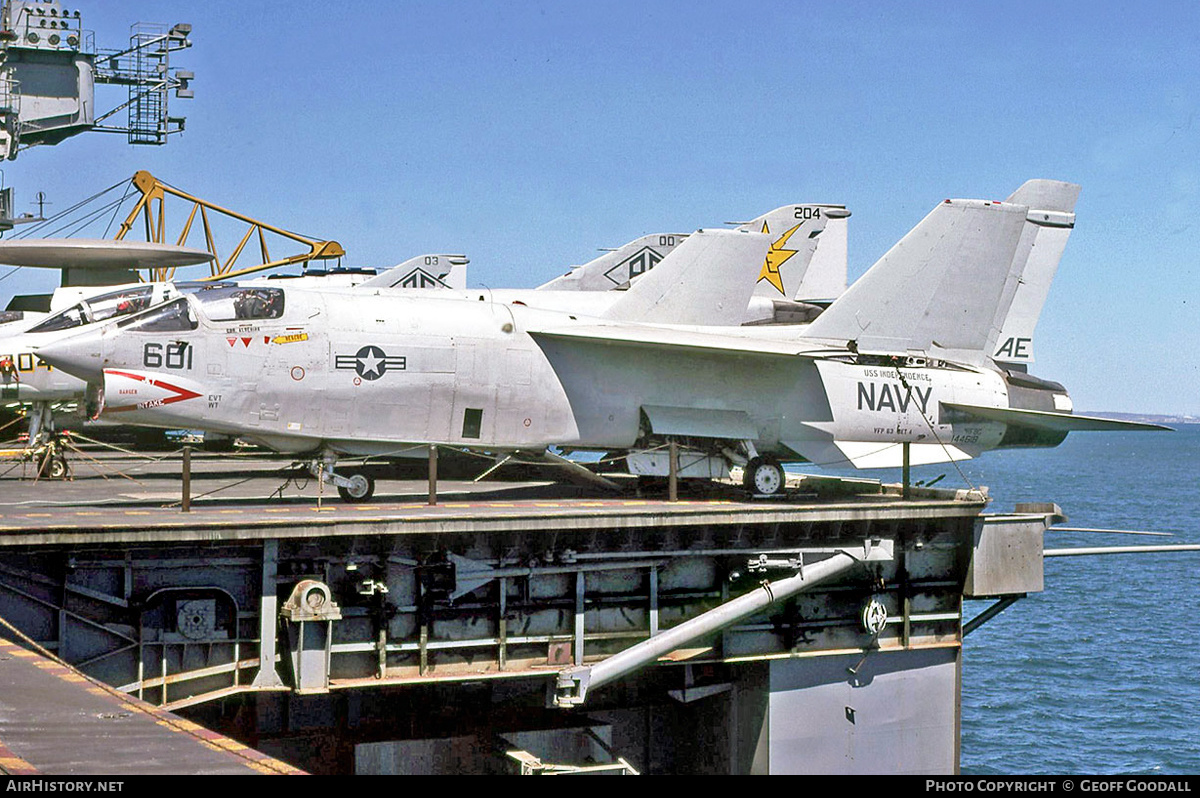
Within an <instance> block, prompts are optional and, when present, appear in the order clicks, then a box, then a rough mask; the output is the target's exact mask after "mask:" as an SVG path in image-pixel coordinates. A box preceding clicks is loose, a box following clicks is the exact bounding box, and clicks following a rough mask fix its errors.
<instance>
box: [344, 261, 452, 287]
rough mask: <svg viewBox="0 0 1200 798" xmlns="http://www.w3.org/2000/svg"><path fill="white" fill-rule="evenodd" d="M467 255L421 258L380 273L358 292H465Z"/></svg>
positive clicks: (362, 284) (360, 284) (359, 285)
mask: <svg viewBox="0 0 1200 798" xmlns="http://www.w3.org/2000/svg"><path fill="white" fill-rule="evenodd" d="M468 263H470V261H469V260H467V257H466V256H465V255H418V256H417V257H415V258H409V259H408V260H406V261H404V262H403V263H401V264H399V265H397V266H393V267H392V268H390V269H388V270H387V271H385V272H381V273H379V274H377V275H375V276H374V277H372V278H371V279H370V280H367V281H366V282H363V283H359V284H358V287H359V288H453V289H455V290H459V291H462V290H466V287H467V264H468Z"/></svg>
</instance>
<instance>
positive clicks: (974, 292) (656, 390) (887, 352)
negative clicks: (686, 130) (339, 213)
mask: <svg viewBox="0 0 1200 798" xmlns="http://www.w3.org/2000/svg"><path fill="white" fill-rule="evenodd" d="M1030 210H1031V209H1030V208H1029V207H1028V206H1026V205H1018V204H1016V203H1008V202H991V201H983V200H946V201H944V202H943V203H941V204H939V205H938V206H936V207H935V208H934V210H933V211H932V212H930V213H929V215H928V216H926V217H925V219H924V220H922V221H921V222H920V223H919V224H918V225H917V226H916V227H915V228H914V229H913V230H912V231H911V232H910V233H909V234H908V235H906V236H905V237H904V238H903V239H901V241H900V242H898V243H897V244H896V245H895V246H894V247H893V248H892V249H891V250H889V251H888V252H887V253H886V254H885V255H884V256H883V257H882V258H881V259H880V260H879V261H878V262H877V263H876V264H875V265H874V266H873V267H872V268H871V269H870V270H869V271H868V272H867V274H866V275H864V276H863V277H862V278H861V279H860V280H858V281H857V282H856V283H855V284H854V285H852V286H851V287H850V289H849V290H847V291H846V292H845V293H844V294H843V295H842V296H841V297H839V298H838V299H837V300H835V301H834V302H833V303H832V304H831V305H830V307H829V308H828V309H827V310H826V311H825V312H824V313H822V314H821V315H820V316H819V317H818V318H817V320H816V321H815V322H813V323H812V324H811V325H808V326H807V327H801V328H794V329H791V330H784V329H783V328H758V327H745V326H735V327H711V326H700V325H695V324H690V325H671V324H653V323H648V322H649V321H650V320H652V319H655V318H656V317H666V318H671V317H675V318H684V317H688V316H693V317H694V316H696V315H699V314H702V313H704V312H707V313H709V316H710V317H711V318H716V319H722V318H723V319H730V318H735V317H736V315H737V314H735V313H734V312H732V311H731V308H737V309H738V310H737V313H740V312H741V308H744V307H746V304H745V303H746V300H747V299H748V297H749V295H750V293H751V292H752V291H753V287H754V281H755V279H756V278H757V276H758V273H759V271H760V268H761V265H762V263H763V258H764V257H765V253H766V251H767V250H768V249H769V247H770V243H771V241H772V238H771V236H769V235H763V234H754V233H745V232H732V231H715V232H714V231H708V232H701V233H697V234H693V235H692V236H690V237H689V238H688V239H687V242H685V243H686V244H687V245H688V249H690V253H691V256H690V258H689V259H682V260H681V259H677V260H676V265H675V268H676V269H677V270H678V271H677V272H676V273H673V274H672V273H671V272H670V271H669V270H668V269H665V268H664V266H665V265H666V264H665V263H663V264H660V265H659V267H658V268H656V269H655V270H654V271H652V272H651V273H649V274H648V275H646V276H645V277H644V278H642V279H640V280H638V281H636V282H635V284H634V285H633V286H631V288H630V289H629V290H628V291H626V292H624V294H623V296H622V297H621V298H620V299H619V300H618V301H617V303H616V304H614V305H613V306H612V307H611V308H610V309H609V310H608V311H607V312H606V313H604V314H602V315H601V316H598V317H592V318H587V317H582V316H578V315H575V314H568V313H563V312H556V311H548V310H540V309H536V308H530V307H524V306H521V305H510V304H500V303H496V302H473V301H463V300H462V299H457V298H434V297H429V296H420V297H417V296H411V295H410V296H403V295H402V294H400V293H397V292H388V291H384V290H380V291H378V292H366V293H364V292H354V293H350V292H333V291H327V292H310V291H305V290H302V289H296V290H291V289H286V288H265V289H264V288H244V287H234V288H215V289H212V290H207V291H200V292H197V293H194V294H191V295H189V296H186V297H182V298H179V299H176V300H173V301H171V302H168V303H166V304H164V305H160V306H158V307H156V308H153V309H151V310H148V311H145V312H143V313H141V314H138V315H135V316H131V317H128V318H126V319H123V320H121V321H119V322H117V323H115V324H108V325H102V326H101V327H100V328H99V329H95V330H91V331H88V332H86V333H81V334H79V335H76V336H72V337H70V338H67V339H63V340H61V341H58V342H55V343H53V344H50V345H47V346H45V347H43V348H42V349H41V350H40V354H41V356H42V357H43V358H44V359H46V360H48V361H49V362H51V363H53V364H55V365H57V366H59V367H60V368H63V369H64V370H69V371H71V372H72V373H74V374H76V375H77V376H80V377H81V378H84V379H88V380H90V381H92V382H93V383H95V384H97V385H102V386H103V397H104V406H105V413H106V414H111V415H114V416H115V415H121V416H123V417H124V418H125V419H126V420H128V421H130V422H136V423H140V424H148V425H153V426H167V427H188V428H196V429H205V430H212V431H216V432H223V433H227V434H233V435H240V436H243V437H245V438H248V439H250V440H253V441H256V442H259V443H262V444H264V445H267V446H270V447H272V448H274V449H276V450H279V451H285V452H293V453H305V454H308V455H310V456H311V457H313V458H314V463H316V462H320V463H323V464H324V465H323V466H322V469H323V473H326V474H330V475H333V464H334V462H335V461H336V460H337V458H338V457H340V456H348V455H381V456H382V455H388V454H394V453H398V452H401V451H403V450H405V449H406V448H410V447H413V446H417V445H422V444H427V443H434V444H444V445H448V446H454V447H463V448H469V449H473V450H478V451H486V452H503V451H512V450H518V449H519V450H523V451H538V450H542V449H545V448H546V447H549V446H561V447H563V448H565V449H569V450H594V451H604V452H625V453H627V454H628V456H629V464H630V468H631V471H633V472H634V473H649V474H653V473H663V472H665V466H666V464H665V459H666V458H665V455H663V453H662V447H663V445H664V444H665V443H666V442H668V441H675V442H677V443H679V444H680V445H681V446H682V448H683V455H682V456H681V472H680V474H681V476H719V475H723V474H726V473H727V468H728V466H729V465H730V464H745V466H746V467H745V474H746V484H747V487H748V488H750V489H751V490H753V491H754V492H757V493H773V492H776V491H778V490H780V489H781V487H782V484H783V471H782V466H781V463H784V462H801V461H808V462H813V463H816V464H819V465H830V464H834V465H842V464H845V463H852V464H854V465H856V466H859V467H875V466H894V465H899V464H900V461H901V457H902V451H903V449H904V448H907V449H908V450H909V452H910V457H911V460H910V461H911V462H912V463H913V464H919V463H931V462H944V461H949V460H958V459H962V458H966V457H973V456H976V455H978V454H980V453H981V452H983V451H985V450H989V449H996V448H1005V447H1009V446H1055V445H1057V444H1058V443H1060V442H1061V441H1062V440H1063V438H1064V437H1065V436H1066V434H1067V433H1068V432H1070V431H1076V430H1112V429H1162V428H1161V427H1156V426H1154V425H1145V424H1130V423H1124V422H1116V421H1110V420H1106V419H1096V418H1088V417H1083V416H1076V415H1072V413H1071V410H1072V408H1071V402H1070V399H1069V397H1068V395H1067V392H1066V390H1065V389H1064V388H1063V387H1062V386H1061V385H1059V384H1057V383H1053V382H1049V381H1046V380H1041V379H1038V378H1036V377H1033V376H1031V375H1029V374H1027V373H1025V372H1023V371H1020V370H1018V369H1014V368H1008V367H1005V366H1001V365H999V364H997V362H996V361H995V360H994V359H993V357H992V353H993V352H994V351H995V347H996V344H997V341H996V338H997V336H998V334H999V330H1001V329H1003V328H1004V321H1005V320H1006V319H1007V317H1008V314H1009V312H1010V310H1011V308H1012V305H1013V296H1014V294H1015V293H1016V291H1015V290H1014V289H1015V286H1017V285H1019V284H1020V282H1021V276H1022V273H1023V272H1024V270H1025V269H1026V268H1027V267H1028V265H1029V264H1030V262H1031V261H1036V259H1032V258H1028V257H1022V256H1020V255H1019V249H1020V247H1021V245H1022V240H1023V234H1024V233H1025V229H1026V228H1025V226H1026V223H1027V221H1028V219H1029V214H1030ZM681 249H683V246H682V245H681ZM678 252H679V250H677V253H678ZM715 260H719V261H720V265H719V269H718V268H717V267H715V266H713V261H715ZM693 271H695V272H697V273H699V274H703V273H705V272H706V271H707V272H719V273H721V274H725V275H727V276H730V277H731V279H730V280H728V281H726V282H727V284H725V285H716V284H708V283H706V284H708V285H710V287H711V288H712V289H713V290H712V292H710V293H701V292H688V294H687V295H686V296H685V295H683V294H682V293H680V292H672V291H671V290H670V287H671V286H673V285H675V284H676V283H677V282H678V281H680V280H683V281H688V280H694V279H695V278H696V275H695V274H693ZM651 278H656V279H651ZM718 289H720V290H718ZM739 302H740V303H741V304H740V305H739V304H738V303H739ZM697 303H699V304H700V305H701V308H700V310H699V311H697V310H696V308H695V307H687V308H685V307H682V306H684V305H696V304H697ZM664 311H666V312H665V313H663V312H664ZM997 321H999V322H1000V323H999V324H997V323H996V322H997ZM722 323H724V324H736V323H737V322H736V320H734V321H728V320H724V321H722ZM765 330H771V332H770V334H764V331H765ZM335 482H336V483H337V484H338V487H339V491H340V492H342V493H343V496H344V497H346V498H348V499H352V500H354V499H362V498H365V497H366V496H368V495H369V494H370V492H371V490H372V489H373V485H372V484H371V482H370V480H369V479H368V478H367V477H366V476H365V475H363V474H354V473H351V474H340V475H336V477H335Z"/></svg>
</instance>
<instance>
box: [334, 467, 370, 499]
mask: <svg viewBox="0 0 1200 798" xmlns="http://www.w3.org/2000/svg"><path fill="white" fill-rule="evenodd" d="M346 479H348V480H349V481H350V484H349V485H348V486H346V487H344V488H341V487H339V488H338V489H337V490H338V495H339V496H341V497H342V501H347V502H365V501H369V500H370V499H371V497H372V496H374V495H375V480H374V479H372V478H371V477H369V476H367V475H366V474H364V473H362V472H361V471H355V472H354V473H353V474H348V475H347V476H346Z"/></svg>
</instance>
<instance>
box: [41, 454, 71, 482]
mask: <svg viewBox="0 0 1200 798" xmlns="http://www.w3.org/2000/svg"><path fill="white" fill-rule="evenodd" d="M67 472H68V469H67V461H66V459H65V458H63V457H52V458H50V462H49V463H47V464H46V476H47V477H49V478H50V479H66V477H67Z"/></svg>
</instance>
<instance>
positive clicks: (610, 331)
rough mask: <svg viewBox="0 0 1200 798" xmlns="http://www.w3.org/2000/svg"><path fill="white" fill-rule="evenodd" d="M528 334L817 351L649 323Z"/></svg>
mask: <svg viewBox="0 0 1200 798" xmlns="http://www.w3.org/2000/svg"><path fill="white" fill-rule="evenodd" d="M529 334H530V335H531V336H533V338H534V339H535V340H538V339H553V340H559V341H577V342H580V343H584V342H586V343H601V344H610V345H612V346H622V347H628V346H636V347H650V348H655V347H666V348H674V349H686V350H692V351H705V350H707V351H714V352H730V353H740V354H745V355H756V356H768V357H803V356H813V355H816V354H819V352H818V351H817V350H814V348H813V346H812V344H811V343H808V342H804V341H786V340H778V341H776V340H770V339H763V338H751V337H742V336H737V335H721V334H718V333H712V332H706V331H700V330H690V329H683V328H678V327H657V326H654V325H649V324H581V325H578V326H574V325H573V326H570V327H552V328H548V329H545V330H529Z"/></svg>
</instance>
